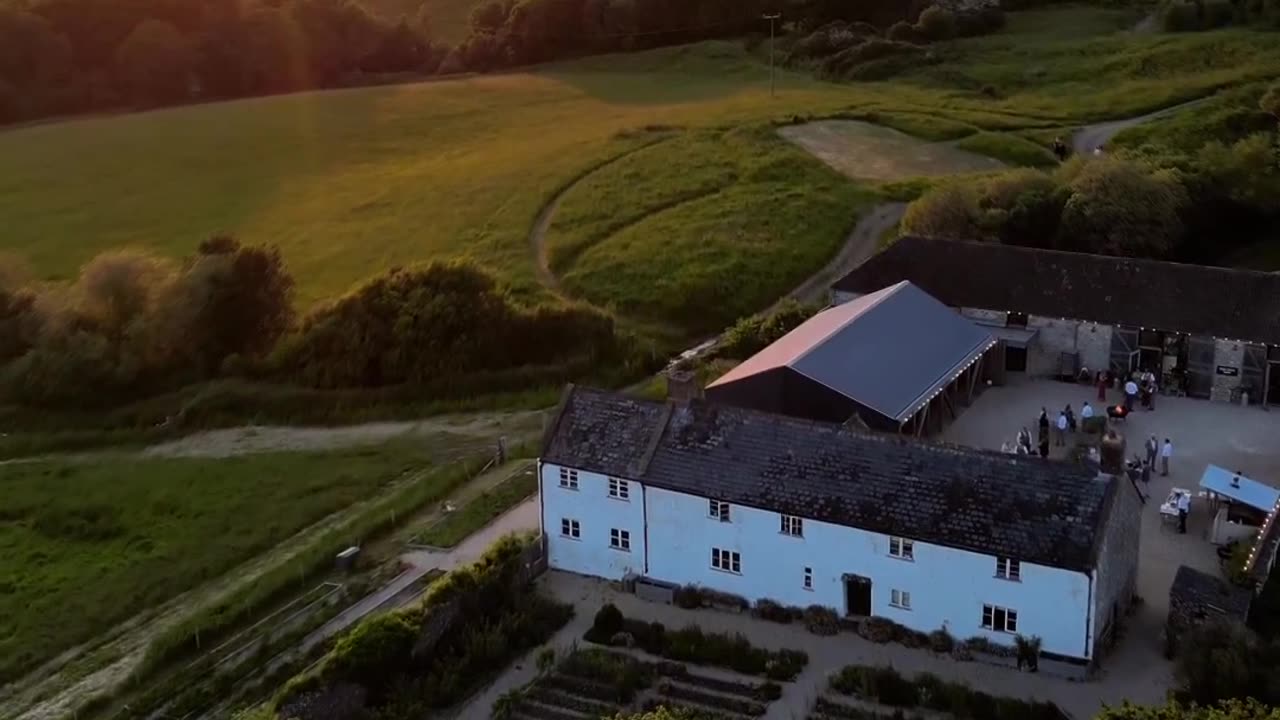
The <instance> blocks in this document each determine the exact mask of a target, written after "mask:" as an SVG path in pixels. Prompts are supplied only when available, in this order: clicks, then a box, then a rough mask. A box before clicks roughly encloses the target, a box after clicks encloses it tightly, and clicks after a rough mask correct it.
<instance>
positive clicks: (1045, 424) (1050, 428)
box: [1001, 400, 1093, 458]
mask: <svg viewBox="0 0 1280 720" xmlns="http://www.w3.org/2000/svg"><path fill="white" fill-rule="evenodd" d="M1091 417H1093V406H1092V405H1090V404H1089V402H1088V401H1087V400H1086V401H1085V403H1084V405H1081V406H1080V421H1081V422H1084V421H1085V420H1087V419H1089V418H1091ZM1036 425H1037V427H1038V428H1039V435H1038V437H1037V442H1036V449H1035V450H1033V449H1032V446H1031V431H1030V430H1028V429H1027V426H1026V425H1023V426H1022V429H1021V430H1019V431H1018V437H1017V439H1016V440H1015V441H1014V444H1013V445H1012V446H1010V445H1009V443H1007V442H1006V443H1004V445H1003V446H1002V447H1001V449H1002V450H1003V451H1004V452H1007V453H1011V454H1017V455H1033V454H1035V453H1036V452H1039V454H1040V457H1044V458H1047V457H1049V435H1050V433H1051V432H1052V433H1053V444H1054V445H1057V446H1059V447H1064V446H1066V444H1067V434H1068V433H1074V432H1075V431H1076V427H1077V423H1076V414H1075V411H1074V410H1072V409H1071V406H1070V405H1067V406H1066V407H1065V408H1063V409H1062V410H1060V411H1059V412H1058V417H1057V419H1056V420H1054V421H1053V422H1052V423H1050V421H1049V411H1048V410H1046V409H1045V408H1040V418H1039V419H1038V420H1037V421H1036Z"/></svg>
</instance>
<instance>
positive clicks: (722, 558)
mask: <svg viewBox="0 0 1280 720" xmlns="http://www.w3.org/2000/svg"><path fill="white" fill-rule="evenodd" d="M711 567H713V568H715V569H716V570H723V571H725V572H731V573H741V572H742V555H740V554H738V551H736V550H721V549H720V548H711Z"/></svg>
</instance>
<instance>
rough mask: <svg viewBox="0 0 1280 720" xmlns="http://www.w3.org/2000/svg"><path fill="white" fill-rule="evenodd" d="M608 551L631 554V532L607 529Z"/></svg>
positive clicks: (620, 529)
mask: <svg viewBox="0 0 1280 720" xmlns="http://www.w3.org/2000/svg"><path fill="white" fill-rule="evenodd" d="M609 549H611V550H621V551H622V552H631V531H630V530H623V529H622V528H609Z"/></svg>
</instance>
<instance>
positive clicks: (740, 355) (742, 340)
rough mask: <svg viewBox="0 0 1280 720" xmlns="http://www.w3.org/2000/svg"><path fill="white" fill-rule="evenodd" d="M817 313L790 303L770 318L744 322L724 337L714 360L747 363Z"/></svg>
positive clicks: (808, 307) (745, 319) (813, 307)
mask: <svg viewBox="0 0 1280 720" xmlns="http://www.w3.org/2000/svg"><path fill="white" fill-rule="evenodd" d="M817 311H818V308H817V307H815V306H813V305H803V304H801V303H799V302H796V301H795V300H793V299H787V300H785V301H783V303H782V304H781V305H779V306H778V309H777V310H775V311H774V312H772V313H770V314H768V315H752V316H750V317H745V318H742V319H740V320H738V322H736V323H734V324H733V326H732V327H730V328H729V329H728V330H726V331H725V333H724V335H722V336H721V338H720V342H719V344H718V345H717V346H716V348H715V350H714V351H713V357H715V358H731V359H734V360H746V359H747V358H749V357H751V356H752V355H755V354H756V353H758V352H760V351H761V350H763V349H765V348H766V347H768V346H769V345H772V344H773V343H775V342H777V341H778V340H779V339H781V338H782V336H783V335H786V334H787V333H789V332H791V331H792V330H794V329H796V327H798V326H799V325H800V324H801V323H803V322H804V321H805V320H808V319H809V318H811V317H813V315H814V313H816V312H817Z"/></svg>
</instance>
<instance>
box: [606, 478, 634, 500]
mask: <svg viewBox="0 0 1280 720" xmlns="http://www.w3.org/2000/svg"><path fill="white" fill-rule="evenodd" d="M609 497H611V498H616V499H618V500H630V499H631V483H629V482H627V481H626V480H619V479H618V478H609Z"/></svg>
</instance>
